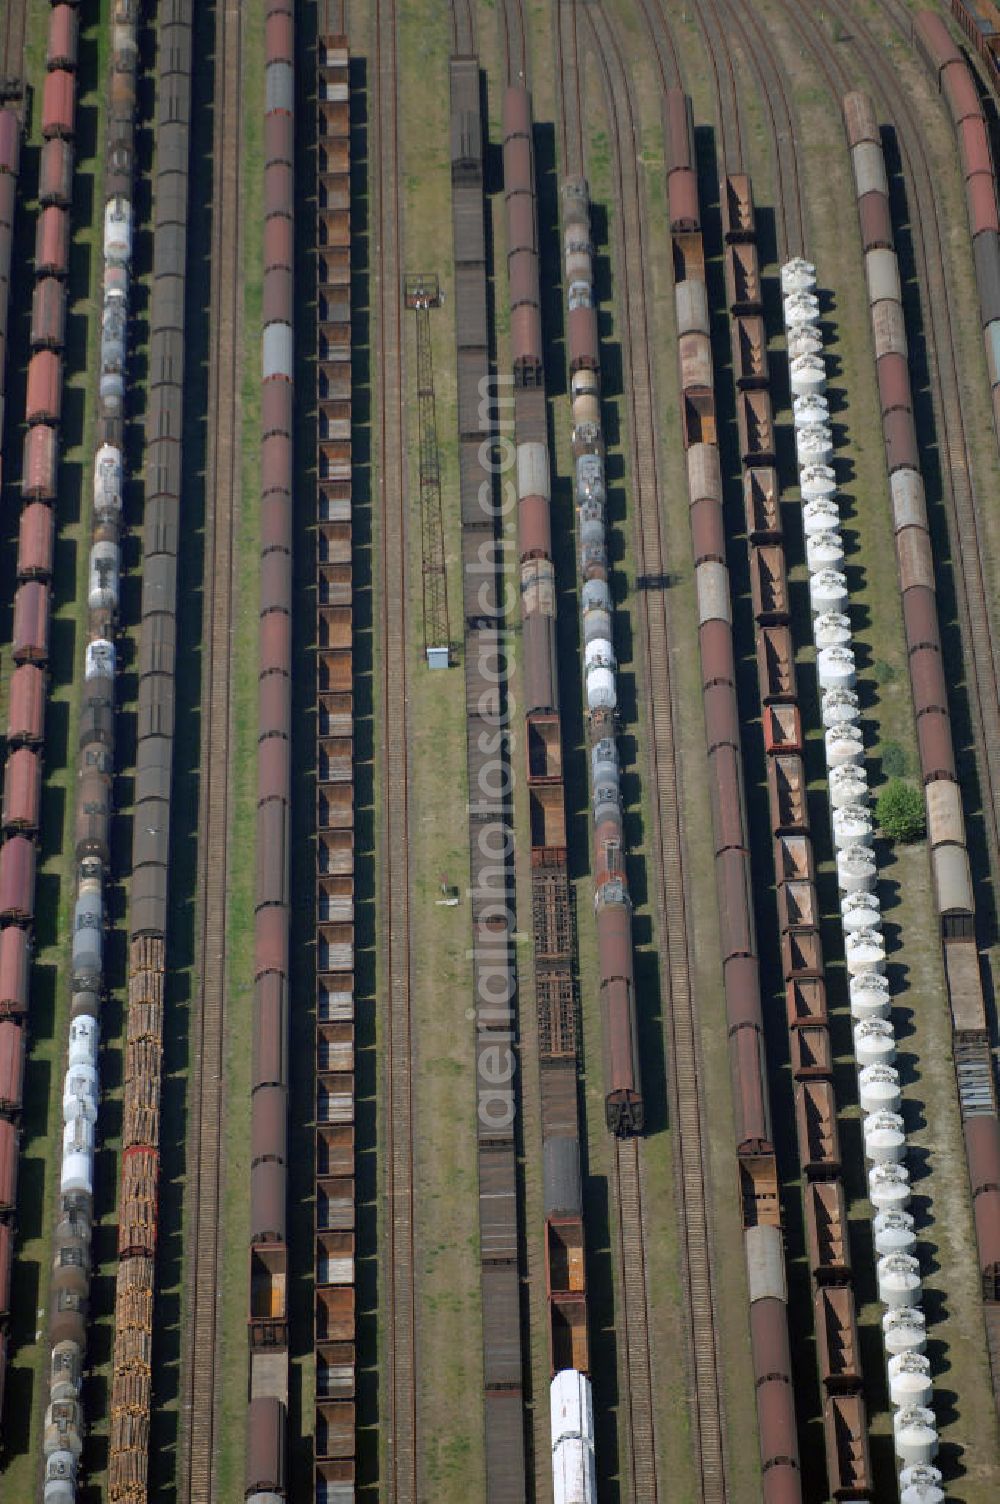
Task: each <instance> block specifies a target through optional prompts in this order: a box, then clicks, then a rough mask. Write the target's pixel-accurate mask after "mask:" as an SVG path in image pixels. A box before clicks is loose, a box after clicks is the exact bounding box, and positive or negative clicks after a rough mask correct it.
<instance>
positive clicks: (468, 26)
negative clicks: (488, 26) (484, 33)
mask: <svg viewBox="0 0 1000 1504" xmlns="http://www.w3.org/2000/svg"><path fill="white" fill-rule="evenodd" d="M451 50H452V52H453V53H454V54H455V55H456V57H471V56H472V54H473V53H474V52H475V50H476V26H475V20H474V18H473V14H472V0H451Z"/></svg>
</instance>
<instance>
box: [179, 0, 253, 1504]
mask: <svg viewBox="0 0 1000 1504" xmlns="http://www.w3.org/2000/svg"><path fill="white" fill-rule="evenodd" d="M243 10H244V8H243V6H242V5H241V4H239V3H238V0H220V4H219V5H218V8H217V11H216V51H215V111H214V132H215V134H214V141H213V162H214V164H215V188H214V200H213V216H212V269H211V277H212V291H211V311H210V329H209V406H208V436H209V457H208V473H207V476H206V484H205V494H206V497H207V498H208V499H209V511H208V517H207V526H206V544H205V616H204V639H205V646H204V649H203V652H204V655H205V661H204V664H203V668H202V674H203V680H202V683H203V694H202V735H201V759H200V761H201V768H202V774H201V781H200V796H199V811H198V830H199V847H198V877H197V884H196V907H197V915H198V919H197V933H196V939H195V964H196V969H197V976H198V987H197V993H196V1012H195V1015H194V1017H193V1018H192V1040H191V1062H192V1064H191V1079H190V1085H189V1091H188V1114H189V1119H190V1124H191V1127H190V1137H189V1147H188V1166H189V1177H190V1191H189V1198H190V1199H189V1202H188V1206H187V1212H186V1215H187V1233H186V1237H185V1242H186V1245H187V1255H188V1257H187V1269H186V1273H185V1288H184V1297H185V1299H184V1305H185V1311H186V1321H185V1329H184V1334H183V1350H182V1362H181V1371H182V1380H181V1400H182V1406H183V1418H182V1431H181V1434H182V1441H183V1446H182V1462H181V1487H182V1489H183V1492H184V1496H185V1498H186V1499H187V1500H189V1501H190V1504H210V1501H211V1500H212V1499H213V1498H214V1497H215V1479H214V1463H215V1439H216V1424H217V1417H218V1382H217V1377H216V1365H217V1359H218V1341H219V1334H218V1297H219V1255H220V1251H221V1250H220V1243H219V1216H220V1210H221V1200H222V1196H221V1193H222V1179H223V1164H224V1150H223V1080H224V1060H223V1040H224V1034H225V1012H226V918H227V874H228V845H229V827H230V822H231V805H230V733H231V725H230V715H231V707H230V680H231V673H232V656H231V651H232V650H231V644H232V625H233V608H234V600H233V544H234V535H235V525H236V514H237V511H238V508H239V494H240V436H241V422H240V390H241V385H242V371H243V363H242V333H243V328H242V326H243V308H242V285H243V278H242V265H243V258H242V246H243V229H244V226H243V214H242V207H241V203H242V191H241V190H242V184H241V174H242V155H243V117H242V108H241V94H240V80H241V76H242V47H243V21H244V14H243Z"/></svg>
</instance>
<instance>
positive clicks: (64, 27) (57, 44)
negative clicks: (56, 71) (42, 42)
mask: <svg viewBox="0 0 1000 1504" xmlns="http://www.w3.org/2000/svg"><path fill="white" fill-rule="evenodd" d="M78 31H79V27H78V25H77V16H76V6H75V5H53V7H52V10H51V12H50V14H49V45H48V48H47V49H46V53H45V66H46V67H47V68H48V69H49V70H50V71H51V70H52V69H53V68H65V69H67V70H69V71H70V72H72V71H74V70H75V69H76V48H77V34H78Z"/></svg>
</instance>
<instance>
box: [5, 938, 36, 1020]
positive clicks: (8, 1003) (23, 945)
mask: <svg viewBox="0 0 1000 1504" xmlns="http://www.w3.org/2000/svg"><path fill="white" fill-rule="evenodd" d="M29 961H30V948H29V945H28V932H27V930H23V929H21V927H20V925H17V924H9V925H7V927H6V928H5V929H2V930H0V1017H6V1016H8V1015H14V1016H16V1017H21V1016H23V1015H24V1014H25V1013H27V1011H28V964H29Z"/></svg>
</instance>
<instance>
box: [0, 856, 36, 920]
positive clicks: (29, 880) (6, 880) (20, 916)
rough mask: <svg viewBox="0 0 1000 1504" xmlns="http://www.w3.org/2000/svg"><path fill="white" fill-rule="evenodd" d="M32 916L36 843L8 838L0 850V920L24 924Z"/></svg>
mask: <svg viewBox="0 0 1000 1504" xmlns="http://www.w3.org/2000/svg"><path fill="white" fill-rule="evenodd" d="M34 912H35V843H34V841H30V840H29V839H28V837H27V836H11V838H10V840H8V841H5V842H4V844H3V846H2V847H0V920H16V921H18V922H20V923H26V922H27V921H28V920H29V919H31V918H32V917H33V915H34Z"/></svg>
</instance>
